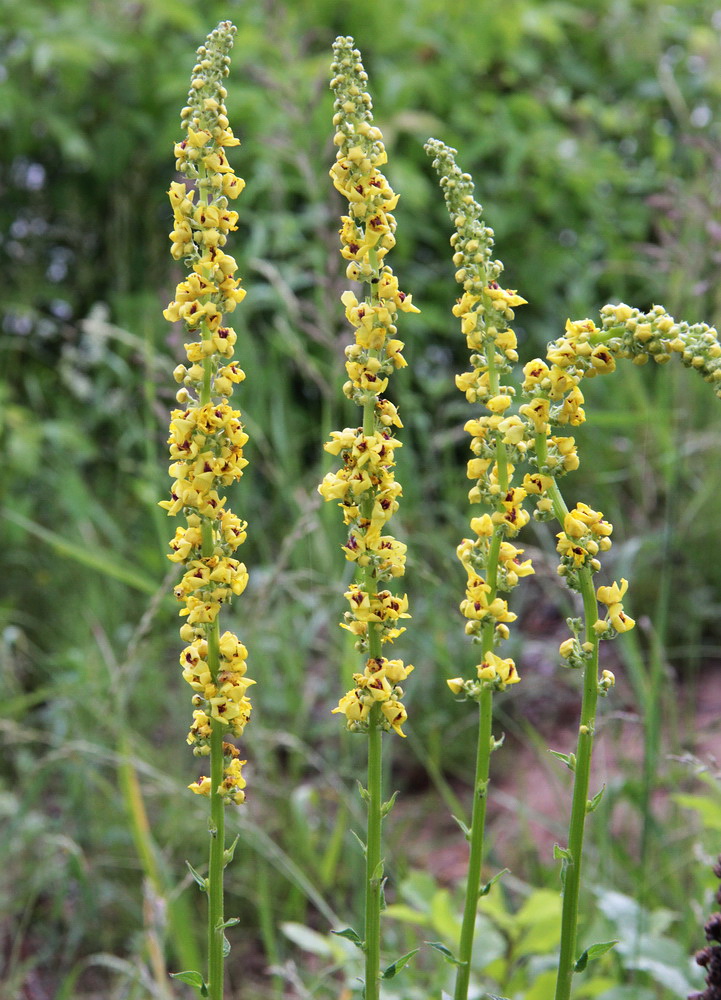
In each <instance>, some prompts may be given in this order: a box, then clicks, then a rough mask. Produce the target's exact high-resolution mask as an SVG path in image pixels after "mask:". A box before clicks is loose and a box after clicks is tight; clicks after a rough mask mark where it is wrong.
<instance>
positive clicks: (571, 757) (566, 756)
mask: <svg viewBox="0 0 721 1000" xmlns="http://www.w3.org/2000/svg"><path fill="white" fill-rule="evenodd" d="M548 752H549V753H550V754H551V756H552V757H555V758H556V759H557V760H560V761H563V763H564V764H565V765H566V767H567V768H568V770H569V771H575V770H576V755H575V753H559V752H558V750H549V751H548Z"/></svg>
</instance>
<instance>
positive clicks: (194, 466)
mask: <svg viewBox="0 0 721 1000" xmlns="http://www.w3.org/2000/svg"><path fill="white" fill-rule="evenodd" d="M235 32H236V29H235V27H234V26H233V25H232V24H231V23H230V22H229V21H223V22H221V23H220V24H219V25H218V27H217V28H216V29H215V30H214V31H212V32H211V33H210V35H209V36H208V38H207V40H206V42H205V45H202V46H201V47H200V48H199V49H198V52H197V62H196V65H195V66H194V67H193V73H192V78H191V85H190V93H189V95H188V103H187V106H186V107H185V108H184V109H183V111H182V112H181V127H182V128H183V129H184V131H185V136H184V138H183V139H182V140H181V141H180V142H178V143H177V144H176V145H175V150H174V151H175V156H176V169H177V170H178V172H179V173H180V174H181V175H182V176H183V178H184V179H183V180H181V181H175V182H173V183H172V184H171V185H170V191H169V192H168V193H169V196H170V203H171V206H172V209H173V217H174V226H173V230H172V232H171V234H170V240H171V243H172V247H171V254H172V257H173V259H174V260H176V261H183V262H184V264H185V265H186V267H187V268H188V273H187V274H186V276H185V277H184V278H183V280H182V281H180V283H179V284H178V286H177V288H176V290H175V298H174V300H173V301H172V302H171V303H170V305H169V306H168V308H167V309H166V310H165V311H164V313H163V315H164V316H165V318H166V319H167V320H169V321H170V322H173V323H175V322H178V321H182V322H183V323H184V324H185V327H186V329H187V334H188V337H189V338H190V339H189V342H188V343H186V344H185V352H186V356H187V362H186V364H181V365H178V367H177V368H176V369H175V371H174V373H173V375H174V377H175V380H176V382H178V383H180V384H181V387H180V389H179V391H178V393H177V397H176V398H177V401H178V403H179V408H178V409H175V410H173V412H172V415H171V421H170V437H169V439H168V441H169V445H170V459H171V465H170V470H169V471H170V475H171V477H172V478H173V479H174V482H173V485H172V487H171V491H170V500H164V501H162V502H161V504H160V506H161V507H164V508H165V509H166V510H167V512H168V514H169V515H176V514H183V516H184V517H185V521H186V523H185V525H184V526H183V527H178V528H177V529H176V531H175V536H174V538H173V539H172V541H171V542H170V548H171V550H172V551H171V554H170V556H169V559H171V560H172V561H173V562H177V563H182V564H183V566H184V573H183V576H182V579H181V580H180V583H179V584H178V586H177V587H176V588H175V591H174V592H175V596H176V597H177V599H178V600H179V601H180V603H181V604H182V609H181V611H180V615H181V617H182V618H184V622H183V625H182V627H181V629H180V637H181V639H182V640H183V641H184V642H185V643H186V646H185V648H184V649H183V651H182V653H181V654H180V665H181V667H182V671H183V678H184V679H185V681H187V683H188V684H189V685H190V687H191V688H192V691H193V696H192V705H193V722H192V725H191V727H190V732H189V734H188V739H187V742H188V744H189V745H190V746H191V747H192V749H193V753H194V754H195V755H196V756H198V757H201V758H207V759H208V764H207V766H206V770H207V771H209V774H208V775H202V776H201V777H199V778H198V779H197V781H195V782H193V783H192V784H191V785H189V786H188V787H189V788H190V790H191V791H192V792H194V793H195V794H197V795H199V796H202V797H206V798H207V799H208V800H209V812H210V817H209V830H210V851H209V865H208V874H207V876H202V875H200V874H199V873H198V872H197V871H195V869H194V868H192V866H190V865H189V866H188V867H189V868H190V871H191V873H192V874H193V877H194V878H195V880H196V882H197V883H198V885H199V886H200V888H201V889H202V890H203V891H204V892H205V893H206V894H207V896H208V969H207V978H205V977H203V976H202V975H201V973H200V972H197V971H189V972H182V973H177V977H178V978H180V979H181V980H182V981H184V982H187V983H190V984H191V985H194V986H195V987H196V988H197V989H198V990H199V992H200V994H201V996H207V997H210V998H211V1000H221V998H222V996H223V979H224V960H225V956H226V954H227V952H228V950H229V945H228V942H227V939H226V937H225V928H226V927H228V926H231V925H232V924H233V923H236V922H237V921H235V920H226V919H225V916H224V912H223V909H224V907H223V873H224V869H225V867H226V865H227V864H228V863H229V861H230V860H231V858H232V855H233V850H234V848H235V844H233V845H232V846H231V847H230V848H228V849H226V847H225V815H224V812H225V807H226V806H227V805H229V804H230V803H234V804H240V803H242V802H243V801H244V800H245V791H244V789H245V779H244V778H243V773H242V766H243V764H244V763H245V761H242V760H241V759H240V753H239V751H238V749H237V748H236V746H235V745H234V744H233V743H232V742H230V740H231V739H237V738H238V737H240V736H242V734H243V730H244V728H245V725H246V723H247V721H248V718H249V716H250V711H251V704H250V700H249V698H248V696H247V691H248V688H249V686H250V685H251V684H252V683H253V681H251V680H250V679H249V678H248V677H246V658H247V650H246V648H245V646H244V645H243V643H242V642H241V641H240V640H239V639H238V637H237V636H235V635H234V634H233V633H232V632H229V631H224V632H223V633H222V634H221V631H220V611H221V607H222V606H223V605H224V604H228V603H229V601H230V600H231V599H232V597H233V595H239V594H242V593H243V590H244V589H245V587H246V584H247V582H248V573H247V571H246V568H245V565H244V564H243V563H242V562H240V561H239V560H238V559H236V558H235V552H236V550H237V549H238V547H239V546H240V545H242V544H243V542H244V541H245V537H246V527H247V525H246V523H245V522H244V521H242V520H241V519H240V518H239V517H237V515H236V514H234V513H233V512H232V511H231V510H230V509H229V508H228V507H227V505H226V504H227V498H226V497H225V496H223V495H222V494H221V493H220V492H219V490H221V491H222V489H223V488H225V487H228V486H230V485H231V484H232V483H234V482H236V481H237V480H238V479H240V477H241V476H242V474H243V469H244V468H245V466H246V465H247V462H246V460H245V459H244V457H243V447H244V445H245V444H246V442H247V435H246V434H245V431H244V430H243V425H242V423H241V420H240V413H239V412H238V410H235V409H233V408H232V407H231V405H230V403H229V401H228V400H229V398H230V396H231V394H232V392H233V388H234V386H235V385H237V384H238V383H240V382H242V381H243V379H244V378H245V375H244V373H243V371H242V370H241V368H240V367H239V365H238V363H237V362H236V361H234V360H233V345H234V344H235V340H236V335H235V332H234V331H233V330H232V329H231V327H229V326H227V325H226V323H225V320H224V316H225V314H226V313H230V312H232V311H233V310H234V309H235V307H236V305H237V304H238V303H239V302H241V301H242V299H243V298H244V296H245V292H244V291H243V290H242V289H241V287H240V281H239V279H238V278H237V277H236V276H235V272H236V270H237V265H236V262H235V261H234V259H233V258H232V257H231V256H229V255H228V254H226V253H225V251H224V249H223V248H224V247H225V245H226V241H227V237H228V233H231V232H233V231H234V230H235V229H236V228H237V225H236V223H237V220H238V215H237V213H236V212H234V211H232V210H231V209H230V208H229V207H228V206H229V202H230V200H231V199H234V198H236V197H237V196H238V195H239V194H240V192H241V191H242V190H243V187H244V182H243V181H242V180H241V179H240V178H239V177H237V176H236V175H235V174H234V172H233V169H232V168H231V166H230V165H229V163H228V160H227V158H226V153H225V150H226V149H227V148H229V147H231V146H237V145H238V139H236V138H235V137H234V135H233V132H232V130H231V128H230V125H229V123H228V116H227V112H226V108H225V104H224V101H225V99H226V97H227V93H226V90H225V87H224V86H223V79H224V78H225V77H226V76H227V75H228V72H229V69H228V67H229V63H230V58H229V52H230V50H231V48H232V45H233V38H234V35H235ZM236 841H237V838H236Z"/></svg>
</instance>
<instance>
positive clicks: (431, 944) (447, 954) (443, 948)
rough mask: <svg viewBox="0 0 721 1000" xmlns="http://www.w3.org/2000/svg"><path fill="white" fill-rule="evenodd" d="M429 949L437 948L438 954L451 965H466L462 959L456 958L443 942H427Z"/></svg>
mask: <svg viewBox="0 0 721 1000" xmlns="http://www.w3.org/2000/svg"><path fill="white" fill-rule="evenodd" d="M426 944H427V945H428V947H429V948H435V950H436V951H437V952H440V954H441V955H443V957H444V958H445V960H446V962H448V963H449V964H450V965H458V966H461V965H465V964H466V963H465V962H461V961H460V959H458V958H456V956H455V955H454V954H453V952H452V951H451V949H450V948H447V947H446V946H445V945H444V944H443V942H442V941H426Z"/></svg>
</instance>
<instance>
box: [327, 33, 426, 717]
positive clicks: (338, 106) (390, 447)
mask: <svg viewBox="0 0 721 1000" xmlns="http://www.w3.org/2000/svg"><path fill="white" fill-rule="evenodd" d="M333 50H334V62H333V65H332V67H331V71H332V72H333V74H334V77H333V79H332V81H331V88H332V90H333V92H334V95H335V104H334V109H335V115H334V118H333V124H334V126H335V128H336V134H335V139H334V142H335V145H336V146H337V154H336V161H335V163H334V165H333V167H332V168H331V171H330V174H331V178H332V179H333V183H334V185H335V187H336V188H337V189H338V190H339V191H340V192H341V194H342V195H343V196H344V197H345V198H347V200H348V214H347V215H345V216H343V219H342V222H343V225H342V227H341V229H340V237H341V255H342V256H343V257H344V259H345V260H347V261H348V264H347V269H346V273H347V276H348V278H350V279H351V280H353V281H359V282H361V283H363V284H364V285H365V286H366V294H365V296H364V297H363V298H362V299H361V300H360V301H359V299H358V297H357V296H356V294H355V293H354V292H353V291H346V292H344V293H343V295H342V302H343V305H344V306H345V315H346V318H347V319H348V322H349V323H350V324H351V326H352V327H353V329H354V332H355V337H354V342H353V344H352V345H351V346H349V347H348V348H347V349H346V371H347V373H348V381H347V382H346V384H345V385H344V387H343V388H344V393H345V395H346V396H347V397H348V398H349V399H351V400H352V401H353V402H355V403H357V404H358V405H359V406H360V407H361V408H362V422H361V425H360V426H358V427H346V428H345V429H344V430H342V431H335V432H334V433H333V434H332V435H331V440H330V441H329V442H328V443H327V444H326V446H325V449H326V451H328V452H330V453H331V454H332V455H336V456H338V457H339V458H340V459H341V462H342V465H341V467H340V468H339V469H338V470H337V471H336V472H330V473H328V475H326V476H325V478H324V480H323V482H322V483H321V485H320V486H319V492H320V493H321V495H322V496H323V498H324V499H325V500H336V501H338V505H339V506H340V508H341V510H342V512H343V520H344V523H345V524H346V525H347V526H348V540H347V542H346V544H345V546H344V547H343V550H344V552H345V555H346V559H348V560H349V561H351V562H354V563H355V564H356V566H357V567H358V579H359V582H358V583H356V584H354V585H353V586H351V587H350V589H349V590H348V592H347V593H346V595H345V596H346V599H347V601H348V605H349V610H348V612H347V613H346V615H345V619H344V621H343V622H342V627H343V628H345V629H347V630H348V631H349V632H351V633H352V634H353V635H354V636H355V637H356V644H357V647H358V649H359V650H360V651H361V652H362V653H363V654H364V655H365V657H366V663H365V669H364V671H363V673H359V674H355V675H354V681H355V687H354V688H353V689H352V690H351V691H349V692H348V693H347V694H346V695H345V696H344V697H343V698H342V699H341V701H340V704H339V705H338V707H337V708H336V709H334V711H336V712H340V713H342V714H344V715H345V717H346V720H347V723H348V727H349V728H350V729H352V730H354V731H364V732H365V731H367V730H368V726H369V722H370V719H371V715H372V714H373V715H374V719H375V720H376V722H377V724H378V725H380V726H381V727H382V728H383V729H387V730H395V732H396V733H398V734H399V735H401V736H402V735H403V731H402V728H401V726H402V724H403V722H404V721H405V719H406V710H405V708H404V706H403V703H402V701H401V700H400V699H401V696H402V689H401V688H400V687H399V685H400V683H401V682H402V681H403V680H405V678H406V677H407V675H408V674H409V673H410V671H411V670H412V669H413V668H412V667H411V666H404V665H403V663H402V662H401V661H400V660H388V659H386V658H385V657H384V656H383V655H382V647H383V645H384V644H386V643H389V642H393V640H394V639H396V638H397V637H398V636H399V635H400V634H401V633H402V632H403V631H404V629H403V627H402V626H401V625H400V621H401V619H404V618H408V617H409V616H408V613H407V608H408V601H407V599H406V597H405V596H403V597H396V596H394V595H393V594H392V593H391V592H390V591H389V590H388V589H387V588H386V586H385V584H386V583H387V582H388V581H390V580H392V579H394V578H397V577H401V576H402V575H403V573H404V570H405V555H406V546H405V545H404V544H403V543H402V542H400V541H398V540H397V539H395V538H393V537H392V536H391V535H389V534H386V533H385V528H386V525H387V523H388V521H389V520H390V518H391V517H392V515H393V514H394V513H395V512H396V510H397V509H398V498H399V497H400V495H401V487H400V485H399V484H398V483H397V482H396V480H395V477H394V472H393V469H394V465H395V458H394V452H395V450H396V449H397V448H399V447H400V444H401V443H400V441H398V440H397V439H396V438H395V437H394V428H396V427H402V424H401V420H400V418H399V416H398V411H397V409H396V407H395V406H394V405H393V403H392V402H391V401H390V400H389V399H387V398H386V397H385V396H384V395H383V394H384V393H385V391H386V388H387V386H388V381H389V378H390V376H391V375H392V373H393V372H394V371H395V370H397V369H399V368H402V367H404V366H405V364H406V361H405V359H404V357H403V354H402V353H401V352H402V350H403V343H402V342H401V341H400V340H398V338H397V336H396V334H397V328H396V325H395V323H396V318H397V314H398V312H417V311H418V310H417V309H416V307H415V306H414V305H413V303H412V301H411V296H410V295H405V294H404V293H403V292H402V291H401V290H400V289H399V287H398V280H397V279H396V277H395V275H394V274H393V271H392V270H391V267H390V265H389V264H387V263H386V261H385V258H386V254H387V253H388V251H389V250H390V249H391V248H392V247H393V246H394V244H395V236H394V233H395V228H396V222H395V219H394V217H393V215H392V214H391V213H392V210H393V209H394V208H395V206H396V203H397V201H398V196H397V195H396V194H394V193H393V191H392V189H391V187H390V185H389V183H388V181H387V180H386V178H385V177H384V176H383V174H382V173H381V171H380V167H381V166H383V164H384V163H385V162H386V160H387V156H386V152H385V148H384V146H383V137H382V134H381V131H380V129H379V128H377V126H375V125H374V124H373V115H372V104H371V98H370V95H369V94H368V92H367V87H366V84H367V75H366V73H365V71H364V69H363V65H362V63H361V58H360V53H359V52H358V50H357V49H355V48H354V46H353V40H352V39H351V38H339V39H337V40H336V42H335V44H334V47H333ZM374 709H376V711H375V713H374Z"/></svg>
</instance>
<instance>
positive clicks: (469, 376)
mask: <svg viewBox="0 0 721 1000" xmlns="http://www.w3.org/2000/svg"><path fill="white" fill-rule="evenodd" d="M425 148H426V152H427V153H428V154H429V155H431V156H433V157H434V159H433V166H434V167H435V169H436V171H437V172H438V174H439V177H440V184H441V188H442V189H443V193H444V196H445V200H446V205H447V207H448V211H449V213H450V216H451V219H452V220H453V222H454V225H455V227H456V232H455V233H454V235H453V236H452V237H451V246H452V247H453V248H454V251H455V253H454V256H453V263H454V264H455V265H456V267H457V271H456V280H457V281H458V282H459V284H461V285H462V287H463V295H462V297H461V298H460V299H459V300H458V302H457V303H456V305H455V306H454V308H453V314H454V315H455V316H458V317H459V318H460V320H461V330H462V333H463V334H464V335H465V337H466V343H467V345H468V348H469V350H470V352H471V358H470V360H471V366H472V367H471V370H470V371H468V372H465V373H464V374H462V375H459V376H457V378H456V385H457V387H458V388H459V389H460V391H461V392H463V393H464V394H465V396H466V399H467V400H468V402H469V403H473V404H480V405H481V406H482V407H483V412H482V414H481V415H480V416H479V417H476V418H474V419H472V420H469V421H468V422H467V423H466V425H465V430H466V431H467V432H468V433H469V434H470V435H471V452H472V454H473V456H474V457H473V458H472V459H471V460H470V461H469V463H468V478H469V479H471V480H475V485H474V486H473V487H472V489H471V491H470V493H469V500H470V502H471V503H472V504H476V503H482V504H483V505H484V507H485V508H486V512H485V513H483V514H482V515H481V516H479V517H473V518H472V519H471V524H470V526H471V530H472V532H473V535H474V537H473V538H464V539H463V541H462V542H461V544H460V545H459V546H458V550H457V554H458V558H459V559H460V561H461V563H462V564H463V567H464V568H465V570H466V574H467V578H468V579H467V585H466V596H465V599H464V600H463V602H462V603H461V612H462V614H463V615H464V617H465V618H466V629H465V631H466V634H467V635H470V636H472V637H473V641H474V642H475V643H477V644H478V645H479V646H480V655H479V662H478V663H477V665H476V668H475V675H474V676H473V677H471V678H467V679H464V678H463V677H455V678H453V679H452V680H449V681H448V686H449V687H450V689H451V691H452V692H453V693H454V694H455V695H457V696H459V697H461V698H463V699H465V698H469V699H472V700H474V701H477V702H478V706H479V726H478V746H477V752H476V774H475V780H474V796H473V811H472V818H471V826H470V829H469V830H468V831H467V836H468V839H469V841H470V856H469V862H468V875H467V880H466V897H465V906H464V912H463V923H462V927H461V938H460V944H459V953H458V961H459V965H458V972H457V975H456V987H455V1000H465V998H466V997H467V996H468V985H469V979H470V969H471V957H472V953H473V938H474V932H475V923H476V910H477V906H478V898H479V893H480V892H481V867H482V863H483V840H484V826H485V815H486V801H487V795H488V784H489V770H490V756H491V752H492V751H493V750H494V749H495V748H496V747H497V746H499V745H500V742H501V741H500V740H498V741H497V740H495V739H494V738H493V735H492V731H491V722H492V714H493V706H492V701H493V692H494V691H502V690H504V689H505V688H506V687H507V686H508V685H509V684H516V683H517V682H518V681H519V680H520V678H519V675H518V672H517V670H516V666H515V663H514V662H513V660H512V659H511V658H510V657H508V658H503V657H501V656H499V655H498V653H496V652H495V650H496V649H497V647H498V645H499V644H500V643H501V642H502V641H504V640H505V639H507V638H508V636H509V629H508V624H509V623H510V622H513V621H514V620H515V618H516V615H515V614H513V613H512V612H510V611H509V610H508V603H507V601H506V600H505V599H504V598H502V597H500V596H498V595H499V593H501V592H507V591H510V590H511V589H512V588H513V587H515V586H516V585H517V584H518V582H519V580H520V579H521V578H522V577H524V576H528V575H529V574H531V573H533V567H532V565H531V561H530V559H526V560H525V561H521V559H520V557H521V555H522V554H523V549H518V548H516V546H515V545H514V544H513V542H512V541H511V539H512V538H514V537H515V536H516V535H517V534H518V532H519V531H520V529H521V528H522V527H523V526H524V525H525V524H526V523H527V522H528V520H529V515H528V513H527V512H526V511H525V510H524V509H523V507H522V504H523V501H524V499H525V497H526V491H525V489H524V488H523V487H522V486H519V485H517V484H514V480H513V476H514V472H515V465H516V463H517V462H519V461H522V460H523V458H524V456H525V453H526V450H527V447H528V443H527V440H526V435H525V427H524V424H523V421H522V420H521V419H520V418H519V417H518V416H511V415H508V410H509V407H510V406H511V404H512V401H513V395H514V389H513V387H512V386H511V385H508V384H506V383H504V381H503V376H504V375H506V374H507V373H508V372H510V371H511V369H512V364H513V363H514V362H515V361H517V360H518V354H517V353H516V336H515V333H514V332H513V330H512V329H511V328H510V327H509V323H510V322H511V321H512V320H513V318H514V312H513V309H514V308H515V307H516V306H518V305H522V304H523V303H524V301H525V300H524V299H522V298H521V297H520V296H519V295H517V294H516V293H515V292H513V291H508V290H506V289H504V288H501V286H500V285H499V284H498V278H499V277H500V275H501V272H502V271H503V265H502V264H501V262H500V261H498V260H492V259H491V251H492V248H493V230H492V229H489V228H488V227H487V226H486V225H485V223H484V221H483V217H482V211H483V210H482V208H481V206H480V205H479V204H478V202H476V201H475V200H474V198H473V182H472V181H471V178H470V176H469V175H468V174H463V173H461V171H460V169H459V168H458V166H457V165H456V162H455V156H456V150H454V149H451V148H450V147H448V146H446V145H444V144H443V143H442V142H439V141H438V140H436V139H431V140H430V141H429V142H428V143H426V147H425Z"/></svg>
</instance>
